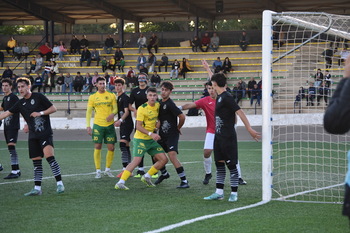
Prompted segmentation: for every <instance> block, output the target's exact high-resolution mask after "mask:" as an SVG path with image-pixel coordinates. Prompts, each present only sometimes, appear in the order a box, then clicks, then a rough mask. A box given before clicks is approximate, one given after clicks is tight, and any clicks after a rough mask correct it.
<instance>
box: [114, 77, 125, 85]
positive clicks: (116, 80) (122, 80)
mask: <svg viewBox="0 0 350 233" xmlns="http://www.w3.org/2000/svg"><path fill="white" fill-rule="evenodd" d="M117 83H121V84H122V85H124V84H125V80H124V79H122V78H116V79H114V85H115V84H117Z"/></svg>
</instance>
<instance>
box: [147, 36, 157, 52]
mask: <svg viewBox="0 0 350 233" xmlns="http://www.w3.org/2000/svg"><path fill="white" fill-rule="evenodd" d="M158 42H159V41H158V37H157V36H156V34H154V33H152V36H151V37H150V38H149V41H148V46H147V49H148V53H151V49H152V47H153V48H154V51H155V53H157V52H158Z"/></svg>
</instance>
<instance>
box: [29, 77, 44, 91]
mask: <svg viewBox="0 0 350 233" xmlns="http://www.w3.org/2000/svg"><path fill="white" fill-rule="evenodd" d="M42 86H43V79H42V77H41V76H40V74H39V73H37V74H36V77H35V79H34V82H33V85H32V88H31V91H34V90H35V88H38V92H40V90H41V87H42Z"/></svg>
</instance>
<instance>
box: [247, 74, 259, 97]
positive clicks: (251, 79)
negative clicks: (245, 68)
mask: <svg viewBox="0 0 350 233" xmlns="http://www.w3.org/2000/svg"><path fill="white" fill-rule="evenodd" d="M255 84H257V83H256V81H255V79H254V77H251V78H250V80H249V82H248V88H247V93H248V98H251V96H252V90H253V88H254V85H255Z"/></svg>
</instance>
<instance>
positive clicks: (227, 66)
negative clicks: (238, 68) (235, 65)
mask: <svg viewBox="0 0 350 233" xmlns="http://www.w3.org/2000/svg"><path fill="white" fill-rule="evenodd" d="M222 69H223V71H224V74H226V73H227V72H230V71H233V69H232V64H231V61H230V58H228V57H226V58H225V60H224V63H223V64H222Z"/></svg>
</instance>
